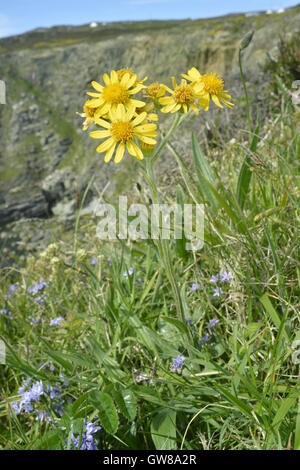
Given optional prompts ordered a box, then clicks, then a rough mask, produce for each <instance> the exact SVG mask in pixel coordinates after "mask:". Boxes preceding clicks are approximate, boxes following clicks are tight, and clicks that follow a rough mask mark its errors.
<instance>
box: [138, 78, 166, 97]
mask: <svg viewBox="0 0 300 470" xmlns="http://www.w3.org/2000/svg"><path fill="white" fill-rule="evenodd" d="M165 93H166V87H165V85H162V84H161V83H158V82H155V83H151V84H150V85H148V86H147V87H146V88H145V89H144V90H143V94H144V95H145V96H146V97H147V98H152V99H154V98H161V97H162V96H164V95H165Z"/></svg>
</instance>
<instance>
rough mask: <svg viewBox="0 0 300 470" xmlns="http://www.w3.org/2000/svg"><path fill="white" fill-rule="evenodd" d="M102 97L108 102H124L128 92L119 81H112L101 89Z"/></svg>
mask: <svg viewBox="0 0 300 470" xmlns="http://www.w3.org/2000/svg"><path fill="white" fill-rule="evenodd" d="M103 98H104V99H105V101H106V102H108V103H114V104H118V103H123V104H124V103H126V101H127V100H128V92H127V90H126V88H124V87H122V85H120V84H119V83H114V84H113V85H108V87H107V88H105V89H104V90H103Z"/></svg>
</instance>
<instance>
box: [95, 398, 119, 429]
mask: <svg viewBox="0 0 300 470" xmlns="http://www.w3.org/2000/svg"><path fill="white" fill-rule="evenodd" d="M89 395H90V400H91V403H92V405H93V406H94V407H95V408H96V409H97V410H98V416H99V421H100V423H101V426H103V427H104V429H105V431H107V432H108V433H110V434H115V433H116V432H117V430H118V426H119V420H118V413H117V410H116V408H115V405H114V402H113V401H112V399H111V397H110V396H109V395H107V394H106V393H103V392H98V391H93V392H90V394H89Z"/></svg>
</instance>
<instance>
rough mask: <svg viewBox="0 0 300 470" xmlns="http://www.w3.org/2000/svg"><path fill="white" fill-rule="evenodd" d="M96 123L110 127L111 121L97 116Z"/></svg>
mask: <svg viewBox="0 0 300 470" xmlns="http://www.w3.org/2000/svg"><path fill="white" fill-rule="evenodd" d="M95 123H96V124H98V126H102V127H106V129H109V128H110V122H107V121H104V119H100V118H97V119H96V118H95Z"/></svg>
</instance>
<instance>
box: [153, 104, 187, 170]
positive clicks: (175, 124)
mask: <svg viewBox="0 0 300 470" xmlns="http://www.w3.org/2000/svg"><path fill="white" fill-rule="evenodd" d="M188 115H189V113H185V114H179V113H178V114H177V115H176V117H175V119H174V121H173V124H172V126H171V127H170V129H169V130H168V132H167V134H166V135H165V137H164V139H163V140H162V141H161V143H160V145H159V146H158V148H157V150H156V151H155V152H154V154H153V155H152V158H151V160H152V165H153V164H154V163H155V162H156V160H157V159H158V157H159V154H160V152H161V151H162V149H163V148H164V146H165V145H166V144H167V142H168V140H169V139H170V137H171V135H172V134H173V132H174V131H175V130H176V128H177V127H178V126H179V124H181V123H182V121H183V120H184V119H185V118H186V117H187V116H188Z"/></svg>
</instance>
